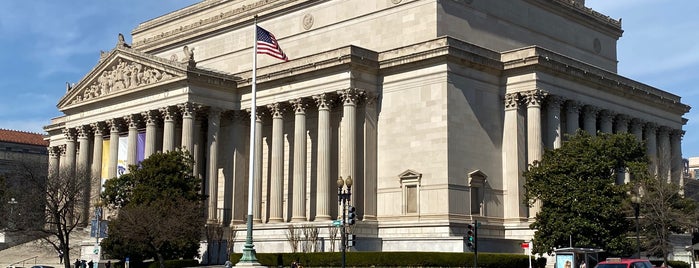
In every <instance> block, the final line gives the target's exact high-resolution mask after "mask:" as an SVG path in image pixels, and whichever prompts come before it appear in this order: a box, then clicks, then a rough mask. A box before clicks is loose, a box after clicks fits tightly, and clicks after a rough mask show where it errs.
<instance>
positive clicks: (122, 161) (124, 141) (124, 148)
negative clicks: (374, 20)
mask: <svg viewBox="0 0 699 268" xmlns="http://www.w3.org/2000/svg"><path fill="white" fill-rule="evenodd" d="M128 146H129V138H128V137H126V136H120V137H119V154H118V156H117V177H121V175H124V174H125V173H126V171H127V170H128V168H129V164H128V162H127V159H126V158H127V155H128V150H129V149H128V148H129V147H128Z"/></svg>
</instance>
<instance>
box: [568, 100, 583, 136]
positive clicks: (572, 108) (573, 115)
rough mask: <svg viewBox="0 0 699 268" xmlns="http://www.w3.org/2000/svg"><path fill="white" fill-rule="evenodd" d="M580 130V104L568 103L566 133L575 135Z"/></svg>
mask: <svg viewBox="0 0 699 268" xmlns="http://www.w3.org/2000/svg"><path fill="white" fill-rule="evenodd" d="M579 128H580V104H579V103H578V102H575V101H568V102H566V133H568V134H570V135H573V134H575V132H576V131H578V129H579Z"/></svg>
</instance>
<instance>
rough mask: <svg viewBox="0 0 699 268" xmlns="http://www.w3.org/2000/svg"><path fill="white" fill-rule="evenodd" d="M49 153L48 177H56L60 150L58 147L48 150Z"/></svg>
mask: <svg viewBox="0 0 699 268" xmlns="http://www.w3.org/2000/svg"><path fill="white" fill-rule="evenodd" d="M48 152H49V174H48V175H49V177H52V176H56V175H58V165H59V162H58V159H59V157H60V156H61V149H60V147H58V146H51V147H49V148H48Z"/></svg>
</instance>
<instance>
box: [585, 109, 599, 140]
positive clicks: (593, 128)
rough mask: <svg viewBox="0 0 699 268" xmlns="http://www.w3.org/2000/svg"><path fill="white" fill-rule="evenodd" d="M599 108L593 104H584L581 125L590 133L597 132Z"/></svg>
mask: <svg viewBox="0 0 699 268" xmlns="http://www.w3.org/2000/svg"><path fill="white" fill-rule="evenodd" d="M598 112H599V109H597V108H596V107H593V106H585V108H584V110H583V120H584V121H583V127H584V128H585V131H587V133H588V134H590V135H593V136H594V135H596V134H597V113H598Z"/></svg>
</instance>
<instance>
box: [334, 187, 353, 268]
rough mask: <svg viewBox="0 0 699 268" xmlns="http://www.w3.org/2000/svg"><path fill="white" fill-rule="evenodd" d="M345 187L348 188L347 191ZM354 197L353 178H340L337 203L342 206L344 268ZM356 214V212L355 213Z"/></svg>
mask: <svg viewBox="0 0 699 268" xmlns="http://www.w3.org/2000/svg"><path fill="white" fill-rule="evenodd" d="M344 186H347V188H346V189H345V187H344ZM351 196H352V177H351V176H348V177H347V179H344V180H343V179H342V177H339V178H338V179H337V202H338V203H339V205H340V206H342V229H341V230H340V237H341V239H340V240H341V241H340V243H341V245H340V248H341V249H342V268H345V264H346V260H347V257H346V254H347V253H346V252H347V229H346V227H347V206H349V202H350V200H351V199H350V198H351ZM353 213H354V212H353Z"/></svg>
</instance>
